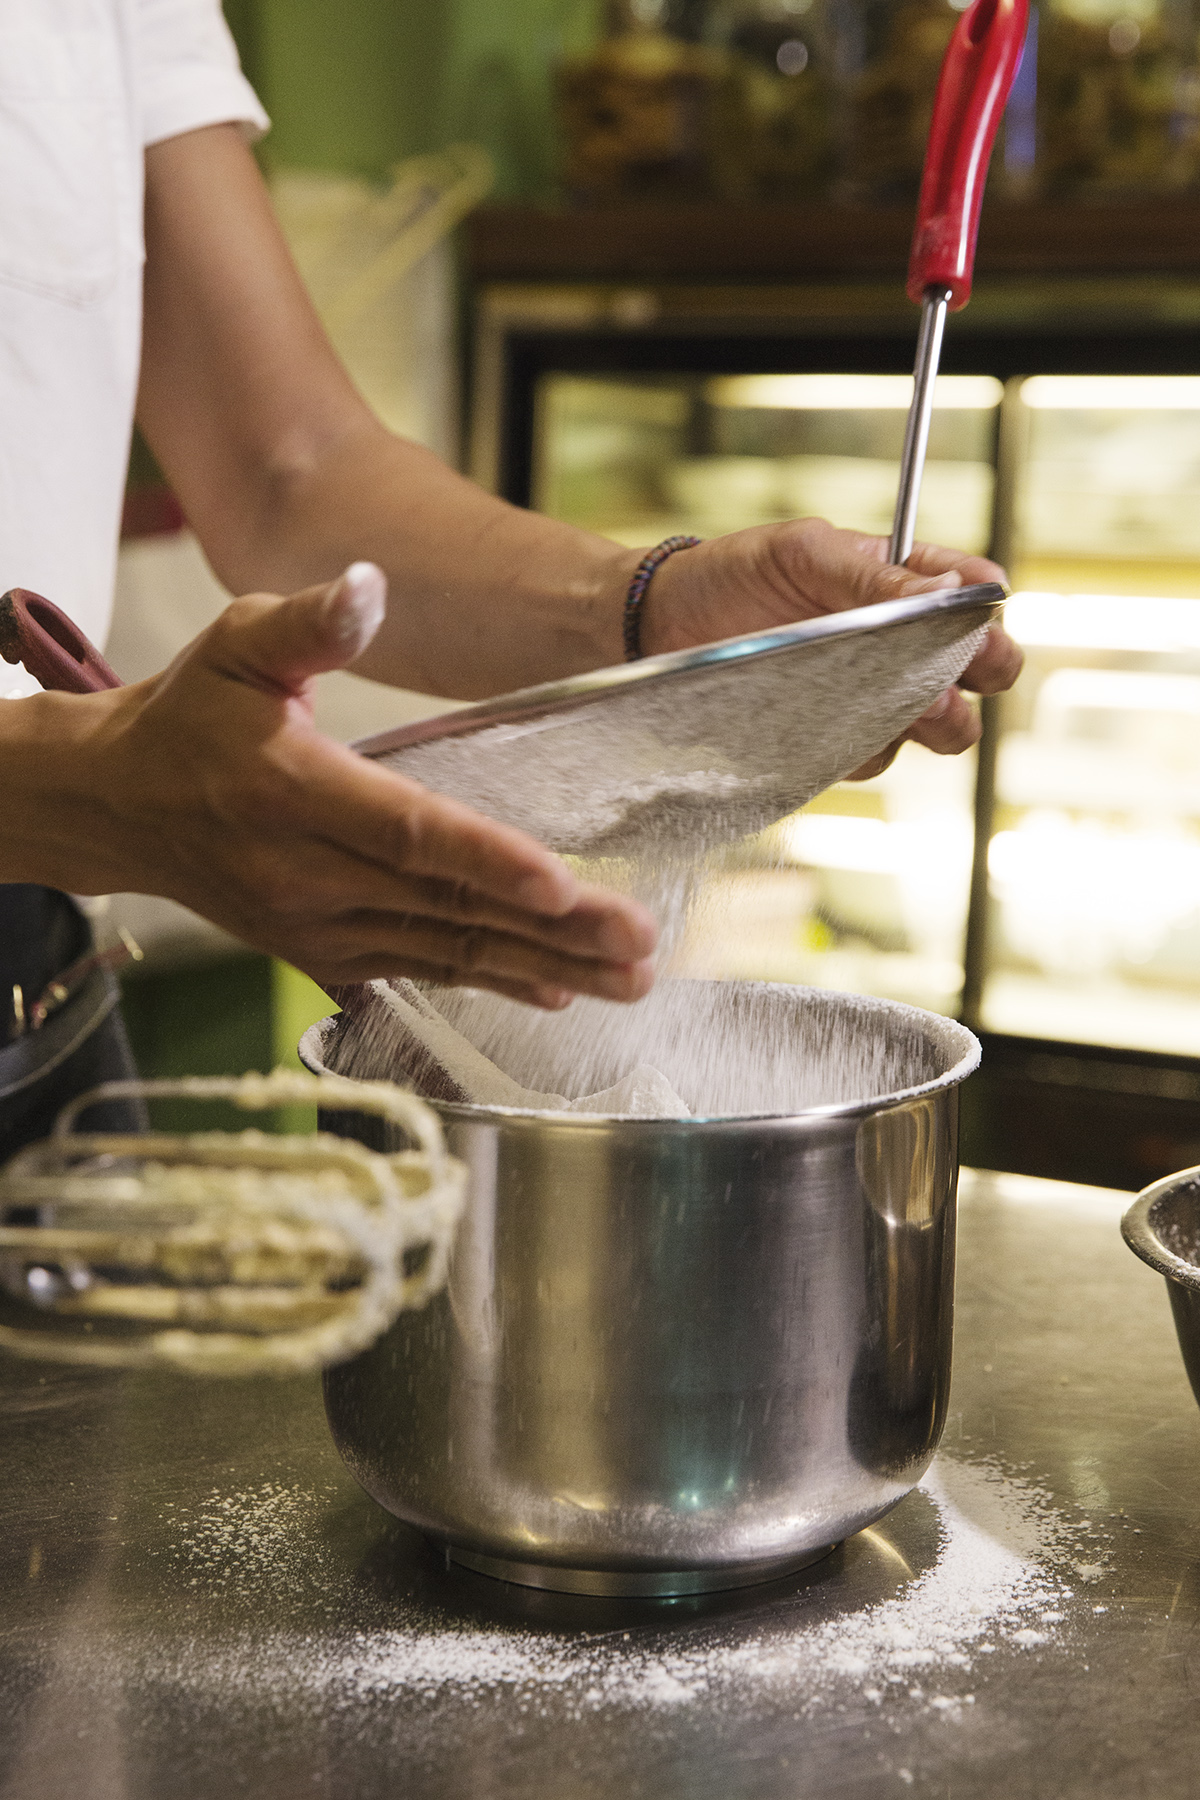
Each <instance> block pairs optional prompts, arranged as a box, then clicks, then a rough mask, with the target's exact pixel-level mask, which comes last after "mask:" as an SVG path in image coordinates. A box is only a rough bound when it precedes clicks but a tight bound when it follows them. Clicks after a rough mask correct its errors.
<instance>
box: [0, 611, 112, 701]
mask: <svg viewBox="0 0 1200 1800" xmlns="http://www.w3.org/2000/svg"><path fill="white" fill-rule="evenodd" d="M0 656H2V657H3V658H4V660H5V662H10V663H18V662H19V663H24V665H25V667H26V668H27V669H28V670H29V673H30V674H31V675H32V676H33V677H34V679H35V680H36V681H40V682H41V684H42V686H43V687H44V688H47V689H54V690H56V691H57V692H58V693H60V694H96V693H99V692H100V690H101V689H102V688H115V687H120V685H121V677H120V676H119V675H118V674H117V673H116V671H115V670H113V669H110V668H109V666H108V664H107V663H106V662H105V660H104V658H103V657H102V656H101V654H100V652H99V651H98V650H97V648H96V646H95V645H94V644H93V643H92V642H91V641H90V639H88V638H86V637H85V636H84V635H83V633H82V631H80V629H79V627H78V625H75V624H73V623H72V621H71V620H70V619H68V617H67V615H66V613H65V612H63V611H61V610H60V608H59V607H57V606H55V605H54V602H53V601H52V600H43V599H42V596H41V595H40V594H31V593H30V591H29V589H28V588H11V589H10V590H9V592H8V593H7V594H5V595H4V596H3V598H0Z"/></svg>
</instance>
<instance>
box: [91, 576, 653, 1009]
mask: <svg viewBox="0 0 1200 1800" xmlns="http://www.w3.org/2000/svg"><path fill="white" fill-rule="evenodd" d="M384 601H385V583H384V578H383V576H382V574H381V572H380V571H379V570H378V569H377V568H375V567H374V565H373V564H370V563H359V564H355V565H354V566H353V567H352V568H351V569H349V570H348V571H347V573H346V574H345V575H344V576H343V577H342V578H341V580H340V581H337V582H335V583H334V584H333V585H332V586H329V587H318V588H310V589H308V590H307V591H306V592H304V593H301V594H296V595H293V596H292V597H291V598H290V599H279V598H276V597H274V596H271V595H265V594H254V595H251V596H249V597H248V598H245V599H241V600H236V601H234V603H233V604H232V605H231V606H229V607H227V608H226V610H225V612H224V613H222V615H221V616H220V618H219V619H217V620H216V622H215V623H214V624H213V625H212V626H210V628H209V629H208V630H207V631H205V632H204V633H203V634H202V635H201V636H200V637H198V638H197V639H196V640H195V641H194V642H193V643H192V644H191V645H189V647H188V648H187V649H186V650H185V651H184V652H183V653H182V654H181V655H180V656H179V657H178V658H177V659H176V661H175V662H174V663H173V664H172V665H171V667H170V668H169V669H167V670H166V671H165V673H164V674H162V675H159V676H156V677H155V678H154V679H152V680H150V681H145V682H141V683H138V684H136V685H134V686H130V687H126V688H120V689H116V690H113V691H112V692H111V693H107V694H103V695H90V696H87V697H86V699H84V700H82V701H76V702H74V704H75V705H77V706H83V707H90V708H92V718H93V725H92V728H91V730H90V732H89V733H88V735H87V742H86V746H85V748H86V751H87V753H88V756H89V758H90V770H91V782H92V789H93V792H92V798H93V801H94V792H95V787H96V785H97V784H99V785H101V786H102V791H103V793H104V795H105V796H106V807H107V815H106V816H105V817H104V819H103V845H104V854H105V855H106V856H107V858H108V860H109V862H110V864H111V867H110V868H106V869H103V870H100V871H97V872H96V874H94V875H93V878H92V881H91V883H90V885H89V887H88V888H87V889H86V890H85V889H83V888H82V887H78V886H77V887H76V889H75V891H92V892H95V891H104V889H105V888H111V889H112V890H114V891H117V890H121V889H137V890H139V891H142V892H145V893H151V894H163V895H166V896H167V897H168V898H171V899H175V900H179V901H182V902H183V903H184V904H185V905H187V906H190V907H192V908H193V909H194V910H195V911H197V912H199V913H202V914H203V915H204V916H205V917H206V918H208V919H211V920H213V921H214V922H215V923H216V924H218V925H222V926H224V927H225V928H226V929H227V930H229V931H231V932H233V933H234V934H235V935H236V936H237V937H239V938H241V939H243V940H244V942H246V943H248V944H250V945H252V946H253V947H254V948H256V949H259V950H264V951H269V952H271V953H272V954H274V955H277V956H281V957H284V958H286V959H287V960H288V961H289V962H292V963H295V964H296V965H297V966H298V967H299V968H301V969H304V970H306V971H307V972H308V973H309V974H310V975H312V976H313V977H314V978H315V979H316V980H317V981H320V982H322V983H324V984H326V985H330V984H337V983H342V982H345V983H349V982H358V981H365V980H368V979H370V978H372V977H375V976H389V975H406V976H410V977H413V978H415V979H429V980H433V981H438V982H443V983H447V984H470V985H471V986H475V987H486V988H491V989H492V990H493V991H494V992H496V993H499V994H506V995H508V996H510V997H511V998H514V999H518V1000H524V1001H528V1002H530V1003H532V1004H533V1005H535V1006H542V1007H560V1006H564V1005H566V1004H567V1002H568V1001H569V1000H570V999H571V997H572V996H573V995H575V994H598V995H601V996H603V997H604V998H606V999H610V1000H626V1001H627V1000H636V999H638V998H640V997H641V995H642V994H644V993H645V992H646V991H647V990H648V988H649V987H650V984H651V980H652V970H651V965H650V962H649V960H648V959H649V957H650V954H651V952H652V950H653V949H654V944H655V937H656V927H655V925H654V922H653V920H652V919H651V917H650V915H649V913H647V912H646V911H645V909H644V908H643V907H641V906H639V905H638V904H637V903H636V902H635V901H632V900H630V899H627V898H624V897H622V896H620V895H617V894H613V893H610V892H608V891H607V890H602V889H600V888H594V887H586V886H584V884H583V883H581V882H580V881H579V880H577V878H576V877H575V875H574V874H573V873H572V872H571V871H570V870H569V869H568V868H567V866H566V865H565V864H564V863H563V862H561V861H560V860H559V859H558V857H556V856H554V855H552V854H551V853H550V852H549V851H548V850H546V849H544V848H543V847H542V846H541V845H540V844H537V843H535V842H534V841H533V840H532V839H531V838H528V837H526V836H525V835H524V834H523V833H521V832H518V831H514V830H512V829H510V828H509V827H508V826H505V825H499V824H496V823H495V822H494V821H493V820H491V819H487V818H485V817H483V816H482V814H479V813H476V812H473V811H472V810H471V809H470V808H468V807H466V806H463V805H460V804H459V803H458V802H457V801H454V800H449V799H445V798H443V797H442V796H441V795H439V794H436V793H432V792H430V791H429V790H428V789H427V788H424V787H421V786H420V785H419V784H418V783H416V782H414V781H409V780H406V779H405V778H404V777H402V776H400V775H396V774H393V773H391V772H390V771H388V770H385V769H382V768H380V767H379V766H378V765H376V764H374V763H371V762H368V761H367V760H365V759H364V758H363V757H360V756H357V755H355V754H354V752H353V751H351V750H348V749H346V748H344V747H343V746H342V745H340V744H336V743H333V742H332V741H331V740H330V739H328V738H326V737H323V736H322V735H321V734H320V733H319V732H318V731H317V730H316V728H315V726H314V724H313V719H312V707H311V702H310V697H309V696H310V684H311V680H312V678H313V677H314V676H315V675H317V674H319V673H321V672H322V671H324V670H327V669H339V668H342V667H344V666H345V665H346V664H347V663H349V662H351V661H353V659H354V658H355V657H356V656H357V655H358V654H359V652H360V651H361V650H362V648H363V646H364V645H365V644H366V643H367V642H368V641H369V640H370V638H371V636H372V634H373V632H374V631H375V629H376V628H377V626H378V624H379V621H380V619H381V617H382V615H383V610H384ZM73 716H78V715H73ZM87 799H88V796H86V795H79V796H77V800H78V803H79V804H80V805H81V806H82V807H86V805H87ZM91 811H92V815H93V816H92V819H91V829H92V833H93V835H95V834H96V826H97V822H98V821H97V820H96V818H95V811H96V809H95V806H94V803H93V805H92V808H91ZM80 825H81V827H82V828H86V827H83V821H82V819H81V821H80ZM95 860H96V859H95V856H93V861H95ZM97 876H98V879H97Z"/></svg>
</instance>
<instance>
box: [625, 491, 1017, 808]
mask: <svg viewBox="0 0 1200 1800" xmlns="http://www.w3.org/2000/svg"><path fill="white" fill-rule="evenodd" d="M887 553H888V542H887V539H886V538H878V537H867V536H864V535H863V534H862V533H861V532H857V531H839V530H838V529H837V528H836V526H833V525H829V524H827V523H826V522H825V520H824V519H796V520H793V521H790V522H788V523H787V524H783V525H760V526H756V527H755V528H754V529H752V530H750V531H737V532H733V533H731V534H730V535H729V536H728V537H721V538H712V539H710V540H709V541H708V542H706V543H703V544H697V545H696V546H695V547H694V549H691V550H683V551H680V552H679V553H678V554H677V555H675V556H671V557H668V559H667V561H666V562H665V563H664V564H663V565H662V567H661V568H660V569H659V570H657V572H656V573H655V575H654V578H653V580H652V581H651V583H650V586H649V588H648V589H647V590H646V599H645V602H644V612H643V618H642V648H643V649H644V651H645V652H646V654H647V655H653V654H654V653H655V652H656V651H660V650H682V649H686V648H688V647H690V646H691V645H693V644H707V643H712V642H714V641H715V640H716V639H718V638H725V637H734V636H737V635H738V634H740V633H742V632H748V631H761V630H765V629H767V628H768V627H770V626H772V625H786V624H791V623H792V621H793V620H796V619H812V618H816V617H818V616H819V615H820V614H822V613H831V612H844V611H846V610H847V609H848V608H850V607H855V606H872V605H875V604H876V603H877V602H879V601H881V600H901V599H909V598H911V597H912V596H913V595H916V594H928V593H936V592H940V591H944V590H945V589H948V588H956V587H963V586H968V585H973V584H974V583H976V582H984V581H998V582H1004V581H1005V579H1006V577H1005V574H1004V570H1003V569H1001V568H1000V567H998V565H997V564H996V563H993V562H988V561H987V559H986V558H985V557H982V556H965V555H963V553H962V552H961V551H958V550H943V549H941V548H939V547H938V546H937V545H934V544H917V545H916V546H915V547H914V549H913V553H912V555H911V556H910V557H909V559H908V562H907V564H906V565H905V567H904V568H902V569H900V568H897V567H895V565H894V564H892V563H889V562H888V560H887ZM1023 662H1024V655H1023V653H1022V651H1021V648H1020V646H1019V645H1018V644H1016V643H1014V641H1013V639H1012V638H1010V637H1009V636H1008V634H1007V632H1006V631H1005V630H1004V628H1003V626H1001V625H1000V624H998V623H997V624H993V625H990V626H989V627H988V634H987V637H986V639H985V641H984V644H983V647H982V649H981V650H980V651H979V652H978V654H977V655H976V656H975V658H974V660H973V661H972V662H971V664H970V666H969V667H968V668H967V669H966V670H964V672H963V674H962V675H961V676H960V678H959V681H958V683H957V684H956V685H955V686H954V687H952V688H947V690H946V692H945V693H944V694H942V695H941V697H940V698H939V699H938V700H937V701H935V702H934V704H933V706H931V707H930V708H929V710H928V712H926V713H924V714H922V716H921V718H919V719H918V720H917V721H916V723H915V724H914V725H912V726H911V727H910V728H909V730H908V731H907V732H906V733H905V737H907V738H912V739H913V740H914V741H915V742H916V743H919V744H924V745H926V747H927V748H928V749H930V750H935V751H937V752H938V754H939V755H942V756H951V755H956V754H957V753H958V752H959V751H961V750H968V749H970V747H971V745H972V744H974V743H976V742H977V741H978V738H979V732H980V724H979V715H978V713H977V712H976V711H975V709H974V708H973V707H972V706H971V705H970V703H969V702H968V701H967V700H966V699H965V697H964V695H963V692H962V690H963V689H964V688H967V689H969V690H971V691H972V692H974V693H977V694H997V693H1000V692H1002V691H1003V690H1004V689H1006V688H1010V687H1011V686H1012V684H1013V682H1014V681H1015V680H1016V679H1017V676H1018V675H1019V674H1020V672H1021V665H1022V663H1023ZM901 742H903V739H900V740H898V741H897V742H896V743H895V744H893V745H891V746H890V748H889V749H888V750H886V751H884V752H883V754H882V755H881V756H879V757H877V758H875V759H874V761H873V762H872V763H871V764H869V765H868V766H867V767H866V768H864V769H860V770H858V771H857V772H856V775H857V778H865V777H867V776H870V775H876V774H878V773H879V772H880V771H881V770H882V769H885V768H886V767H887V765H888V763H890V762H891V760H892V758H893V757H894V756H895V754H896V751H897V750H898V749H899V747H900V743H901Z"/></svg>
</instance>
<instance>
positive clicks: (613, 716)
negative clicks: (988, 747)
mask: <svg viewBox="0 0 1200 1800" xmlns="http://www.w3.org/2000/svg"><path fill="white" fill-rule="evenodd" d="M978 616H979V615H978V613H974V614H968V615H967V616H966V617H964V616H963V614H962V613H961V612H956V611H954V610H944V609H943V610H938V609H936V608H935V609H934V610H931V611H929V610H927V611H925V612H922V613H919V614H918V615H917V616H915V617H913V618H910V619H908V620H906V621H904V622H902V623H899V624H896V625H891V626H888V627H887V628H885V629H883V630H877V631H863V632H854V633H849V634H846V635H832V636H829V637H824V638H820V639H817V640H814V641H812V642H810V643H809V644H807V645H806V646H805V647H804V648H803V650H802V651H797V650H791V651H785V652H783V653H776V654H772V655H768V656H762V657H758V658H756V659H754V660H753V661H752V662H730V663H728V664H724V665H722V664H718V665H716V666H715V667H713V666H709V667H707V668H704V669H702V670H698V671H696V672H694V673H687V674H682V675H676V676H673V677H672V678H671V679H669V680H665V681H656V680H653V679H651V680H647V681H637V682H633V683H631V684H628V685H625V686H622V687H618V688H614V689H611V690H610V691H608V692H607V693H603V694H601V695H599V696H597V698H595V699H594V700H592V701H591V702H590V703H589V704H586V705H582V706H576V707H573V708H572V709H571V710H569V711H566V712H556V713H548V714H546V715H544V716H543V717H541V718H535V719H532V720H529V721H526V722H524V723H520V724H512V725H494V726H491V727H489V728H487V729H485V730H482V731H477V732H475V733H473V734H470V735H464V736H458V737H444V738H437V739H434V740H433V741H432V742H429V743H423V744H415V745H412V746H410V747H407V748H404V749H400V750H395V751H390V752H388V753H386V754H384V755H382V756H381V757H380V760H381V761H382V762H384V763H385V764H386V766H387V767H389V768H394V769H397V770H399V771H400V773H402V774H404V775H409V776H412V777H413V778H414V779H415V780H417V781H421V782H424V783H425V784H426V786H428V787H431V788H435V789H436V790H437V791H438V792H439V793H443V794H450V795H452V796H453V797H454V798H455V799H459V800H465V801H466V802H467V803H468V804H469V805H471V806H474V807H477V808H478V809H479V810H480V811H481V812H485V813H487V814H489V816H490V817H492V818H494V819H501V820H503V821H504V822H505V823H506V824H510V825H516V826H518V827H519V828H520V829H521V830H523V831H528V832H531V833H532V834H533V836H534V837H536V838H538V839H540V840H541V842H542V843H544V844H548V845H549V846H550V848H551V849H553V850H560V851H572V852H575V853H577V854H579V855H582V856H614V855H615V856H631V855H632V856H636V857H643V856H645V855H646V854H647V853H648V852H653V854H655V855H661V854H662V852H663V850H664V848H665V847H667V846H669V845H671V844H681V845H686V846H687V854H688V856H689V857H694V856H695V855H697V854H700V853H705V852H708V851H710V850H712V849H713V848H714V847H715V846H717V845H718V844H722V843H730V842H732V841H734V840H735V839H737V838H740V837H744V836H746V834H747V833H749V832H754V831H761V830H762V829H763V828H764V827H765V826H767V825H769V824H771V823H772V822H773V821H774V820H775V819H780V818H782V817H783V816H784V815H785V814H786V813H790V812H794V811H795V810H796V809H797V807H800V806H803V805H805V803H806V802H807V801H809V800H811V799H812V798H813V796H814V795H815V794H819V793H820V792H821V791H822V789H824V788H827V787H829V786H831V784H832V783H833V782H835V781H840V780H841V779H842V777H843V776H845V775H848V774H850V773H851V772H852V771H853V770H854V769H856V768H858V767H860V766H861V765H862V764H863V763H865V762H867V761H868V760H869V759H870V758H871V757H873V756H876V755H877V754H878V753H879V752H880V751H881V750H883V749H884V748H885V747H886V746H887V745H888V744H890V743H891V742H892V741H893V739H895V738H897V737H899V736H900V735H901V733H902V732H904V731H906V730H907V729H908V727H909V726H910V725H911V724H912V722H913V720H914V719H916V718H918V717H919V715H920V714H921V713H922V712H924V710H925V708H926V707H927V706H929V705H930V704H931V703H932V702H933V701H934V700H935V699H936V698H937V696H938V695H939V694H940V693H941V692H942V691H943V690H944V689H945V688H946V687H948V686H949V685H950V683H951V682H953V681H955V680H957V678H958V677H959V675H961V674H962V671H963V670H964V669H965V668H966V666H967V664H968V663H969V662H970V660H971V658H972V657H973V656H974V654H975V652H976V650H977V649H978V648H979V646H980V644H981V643H982V640H983V634H984V630H985V629H986V627H981V626H979V625H978V624H977V623H975V622H974V621H976V620H977V619H978Z"/></svg>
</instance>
